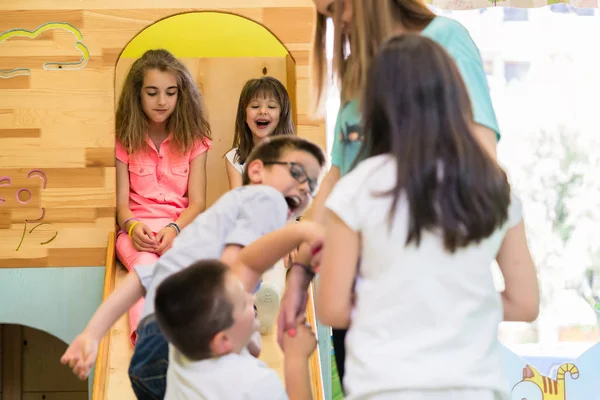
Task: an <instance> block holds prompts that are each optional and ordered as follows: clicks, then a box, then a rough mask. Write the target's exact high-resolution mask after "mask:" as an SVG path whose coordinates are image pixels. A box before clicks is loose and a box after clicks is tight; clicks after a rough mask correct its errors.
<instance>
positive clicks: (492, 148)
mask: <svg viewBox="0 0 600 400" xmlns="http://www.w3.org/2000/svg"><path fill="white" fill-rule="evenodd" d="M314 2H315V5H316V9H317V25H316V29H315V37H314V49H313V67H314V72H315V74H314V77H315V80H314V88H315V93H316V97H317V99H318V100H317V102H316V109H317V110H318V109H319V108H320V105H321V104H322V100H323V97H324V93H325V92H326V83H327V79H326V70H327V61H326V53H325V33H326V24H327V19H328V18H333V21H334V36H335V43H334V59H333V64H334V75H335V77H336V78H337V80H338V82H341V88H342V90H341V103H342V107H341V108H340V110H339V113H338V116H337V121H336V125H335V132H334V134H335V138H334V143H333V150H332V154H331V161H332V167H331V169H330V171H329V173H328V174H327V176H326V178H325V179H324V181H323V183H322V184H321V188H320V190H319V193H318V195H317V197H316V198H315V200H314V202H313V206H312V209H311V216H312V219H313V220H315V221H318V222H323V219H324V213H325V208H324V204H325V200H326V199H327V197H328V196H329V193H331V190H332V188H333V186H334V185H335V184H336V182H337V181H338V180H339V179H340V177H341V176H343V175H344V174H346V173H347V172H348V171H349V170H350V169H351V167H352V165H353V164H354V161H355V160H356V158H357V156H358V153H359V151H360V148H361V144H362V128H361V115H360V98H359V94H360V93H362V89H363V85H364V84H365V82H366V76H367V72H368V68H369V64H370V62H371V60H372V59H373V58H374V56H375V54H376V53H377V52H378V50H379V47H380V46H381V44H382V43H383V42H384V41H385V40H386V39H387V38H389V37H390V36H393V35H400V34H402V33H409V32H410V33H420V34H421V35H425V36H427V37H429V38H430V39H432V40H434V41H436V42H438V43H439V44H440V45H442V46H443V47H444V48H445V49H446V51H448V53H449V54H450V55H451V56H452V58H453V59H454V61H455V62H456V64H457V65H458V69H459V71H460V73H461V75H462V78H463V80H464V81H465V84H466V86H467V89H468V92H469V96H470V98H471V103H472V108H473V120H474V124H475V126H474V129H473V131H474V133H475V135H477V138H478V139H480V143H481V144H482V145H483V146H484V147H485V148H486V149H487V150H488V151H489V152H490V153H491V154H493V155H494V157H495V155H496V143H497V140H498V139H499V138H500V132H499V129H498V122H497V120H496V115H495V113H494V109H493V107H492V100H491V97H490V91H489V87H488V84H487V79H486V75H485V71H484V69H483V62H482V60H481V55H480V53H479V50H478V48H477V46H476V45H475V43H474V42H473V39H472V38H471V36H470V35H469V33H468V31H467V30H466V29H465V28H464V27H463V26H462V25H461V24H460V23H459V22H457V21H454V20H451V19H448V18H445V17H441V16H436V15H435V14H434V13H433V12H432V11H431V10H430V9H429V8H428V7H427V6H426V5H425V4H424V3H423V2H422V1H420V0H314ZM348 45H349V46H348ZM348 47H349V49H350V53H351V55H350V54H348V51H347V49H348ZM398 73H399V74H401V73H402V71H398ZM302 257H303V254H299V259H298V261H299V262H302V261H303V260H302ZM307 282H308V279H306V276H305V275H304V272H303V269H302V268H292V270H291V271H290V274H289V278H288V282H287V290H286V293H285V295H284V297H283V301H282V304H281V310H282V312H281V313H280V326H281V327H282V328H281V329H280V332H281V331H283V330H284V329H292V328H293V327H294V324H295V322H294V321H295V316H296V315H297V314H298V313H300V312H302V310H301V305H302V304H301V302H300V299H301V298H302V297H303V295H302V294H303V293H305V291H306V288H307ZM344 335H345V331H342V330H334V333H333V336H334V350H335V354H336V364H337V367H338V371H339V373H340V378H341V379H343V373H344V356H345V354H344V348H343V344H344Z"/></svg>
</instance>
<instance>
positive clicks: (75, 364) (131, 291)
mask: <svg viewBox="0 0 600 400" xmlns="http://www.w3.org/2000/svg"><path fill="white" fill-rule="evenodd" d="M144 293H145V290H144V287H143V286H142V283H141V281H140V278H139V277H138V274H137V273H133V274H127V277H125V279H123V282H122V283H121V284H120V285H119V286H118V287H117V288H116V289H115V291H114V292H113V293H112V294H111V295H110V296H109V297H108V299H106V301H105V302H104V303H102V304H101V305H100V307H99V308H98V310H97V311H96V313H95V314H94V315H93V316H92V319H91V320H90V322H89V323H88V325H87V326H86V327H85V329H84V331H83V332H82V333H81V334H80V335H79V336H77V337H76V338H75V340H73V342H72V343H71V345H70V346H69V348H67V351H65V354H63V356H62V357H61V359H60V362H61V363H62V364H64V365H68V366H69V368H71V369H72V370H73V373H74V374H75V375H77V376H78V377H79V379H82V380H83V379H86V378H87V376H88V374H89V373H90V370H91V369H92V366H93V365H94V362H95V361H96V356H97V355H98V344H99V343H100V340H101V339H102V338H103V337H104V335H106V332H108V330H109V329H110V327H111V326H113V325H114V324H115V322H117V320H118V319H119V317H120V316H121V315H123V314H124V313H125V312H126V311H127V310H129V309H130V308H131V307H132V306H133V305H134V304H135V302H136V301H138V300H139V299H140V298H141V297H142V296H144Z"/></svg>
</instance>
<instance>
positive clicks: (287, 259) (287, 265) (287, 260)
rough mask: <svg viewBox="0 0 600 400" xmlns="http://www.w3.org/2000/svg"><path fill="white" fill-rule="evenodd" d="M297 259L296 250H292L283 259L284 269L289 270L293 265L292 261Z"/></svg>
mask: <svg viewBox="0 0 600 400" xmlns="http://www.w3.org/2000/svg"><path fill="white" fill-rule="evenodd" d="M297 257H298V249H294V250H292V252H291V253H290V254H288V255H287V256H285V258H284V259H283V265H284V266H285V268H286V269H288V268H290V267H291V266H292V264H293V263H294V261H296V258H297Z"/></svg>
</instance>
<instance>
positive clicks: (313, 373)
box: [306, 283, 325, 400]
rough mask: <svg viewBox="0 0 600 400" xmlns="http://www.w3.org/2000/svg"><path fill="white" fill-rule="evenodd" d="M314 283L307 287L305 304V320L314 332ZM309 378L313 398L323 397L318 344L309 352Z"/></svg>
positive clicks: (323, 390)
mask: <svg viewBox="0 0 600 400" xmlns="http://www.w3.org/2000/svg"><path fill="white" fill-rule="evenodd" d="M313 296H314V283H312V284H311V285H310V286H309V288H308V302H307V305H306V320H307V322H308V323H309V324H310V326H312V328H313V332H315V334H316V330H317V317H316V313H315V303H314V301H313V299H314V297H313ZM309 368H310V378H311V386H312V393H313V398H314V399H315V400H323V399H325V389H324V387H323V372H322V370H321V357H320V352H319V346H317V348H316V349H315V351H314V353H312V354H311V356H310V359H309Z"/></svg>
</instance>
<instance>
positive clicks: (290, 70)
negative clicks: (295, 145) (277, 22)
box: [285, 54, 298, 126]
mask: <svg viewBox="0 0 600 400" xmlns="http://www.w3.org/2000/svg"><path fill="white" fill-rule="evenodd" d="M285 68H286V89H287V91H288V95H289V96H290V102H291V106H292V120H293V121H294V126H298V100H297V97H298V96H297V88H296V62H295V61H294V59H293V58H292V57H291V56H290V55H289V54H288V55H287V56H285Z"/></svg>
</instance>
